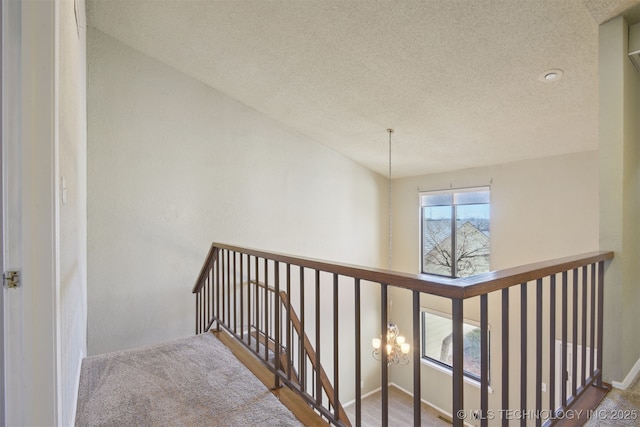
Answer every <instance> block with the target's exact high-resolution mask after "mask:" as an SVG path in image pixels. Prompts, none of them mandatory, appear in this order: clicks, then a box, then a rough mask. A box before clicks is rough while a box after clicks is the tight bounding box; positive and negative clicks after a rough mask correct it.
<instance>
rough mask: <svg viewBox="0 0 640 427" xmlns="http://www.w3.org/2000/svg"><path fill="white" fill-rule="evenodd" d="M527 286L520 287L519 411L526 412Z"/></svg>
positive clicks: (523, 418)
mask: <svg viewBox="0 0 640 427" xmlns="http://www.w3.org/2000/svg"><path fill="white" fill-rule="evenodd" d="M527 307H528V306H527V284H526V283H522V284H521V285H520V313H521V314H520V409H521V410H522V413H525V411H526V410H527ZM520 425H521V426H522V427H525V426H526V425H527V420H526V418H525V417H521V419H520Z"/></svg>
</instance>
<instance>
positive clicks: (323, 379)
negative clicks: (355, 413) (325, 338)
mask: <svg viewBox="0 0 640 427" xmlns="http://www.w3.org/2000/svg"><path fill="white" fill-rule="evenodd" d="M247 283H250V284H252V285H255V286H258V287H260V288H263V289H265V290H267V291H268V292H271V293H275V289H273V288H272V287H269V286H267V285H265V284H264V283H260V282H256V281H254V280H251V281H249V282H247ZM280 301H281V302H282V305H283V306H284V308H285V310H288V311H289V316H290V318H291V325H292V326H293V328H294V329H295V330H296V332H297V333H298V335H299V336H301V337H303V342H304V351H305V354H306V356H307V358H308V359H309V361H310V362H311V366H313V369H314V370H316V371H319V372H320V383H321V384H322V389H323V390H324V392H325V393H326V395H327V397H328V399H329V403H330V404H331V406H333V407H334V408H335V407H336V402H335V399H334V395H333V386H332V385H331V381H330V380H329V376H328V375H327V373H326V372H325V370H324V368H323V367H322V366H317V363H316V361H317V358H316V351H315V349H314V348H313V344H311V340H310V339H309V337H308V336H307V334H306V333H303V332H302V326H301V324H300V319H299V318H298V314H297V313H296V311H295V310H294V308H293V307H292V306H291V305H290V304H289V297H288V295H287V293H286V292H285V291H280ZM252 336H255V337H258V338H260V340H261V342H262V344H263V345H268V348H269V350H271V351H272V352H273V353H276V351H275V343H274V342H273V341H272V340H268V339H266V337H265V336H264V334H259V333H254V332H252ZM280 360H281V361H286V365H285V366H284V367H283V368H282V369H283V371H285V372H286V369H287V368H288V364H289V363H290V362H289V360H288V357H287V358H284V360H283V358H281V359H280ZM295 379H296V382H297V380H298V379H297V377H296V378H295ZM337 407H338V413H339V418H340V420H341V421H342V422H344V423H345V425H347V426H349V427H351V422H350V421H349V417H347V413H346V412H345V410H344V408H343V407H342V404H341V403H340V402H338V403H337Z"/></svg>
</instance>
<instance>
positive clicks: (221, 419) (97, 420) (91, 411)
mask: <svg viewBox="0 0 640 427" xmlns="http://www.w3.org/2000/svg"><path fill="white" fill-rule="evenodd" d="M76 425H77V426H190V427H191V426H193V427H196V426H234V427H235V426H255V425H262V426H300V425H301V424H300V423H299V422H298V420H297V419H296V418H295V417H294V416H293V414H292V413H291V412H290V411H289V410H288V409H287V408H286V407H285V406H284V405H282V404H281V403H280V401H278V399H277V398H276V397H275V396H274V395H273V394H272V393H271V392H270V391H269V390H268V389H267V388H266V387H265V386H264V384H262V383H261V382H260V381H259V380H258V379H257V378H256V377H255V376H254V375H253V374H252V373H251V372H250V371H249V370H248V369H247V368H246V367H245V366H244V365H242V364H241V363H240V362H239V361H238V360H237V359H236V358H235V356H234V355H233V354H232V353H231V351H230V350H229V349H228V348H227V347H226V346H225V345H224V344H222V343H221V342H220V341H219V340H218V339H217V338H216V337H215V336H214V335H213V334H210V333H206V334H202V335H198V336H195V337H190V338H185V339H181V340H177V341H173V342H169V343H164V344H159V345H155V346H149V347H144V348H140V349H134V350H127V351H121V352H115V353H109V354H104V355H99V356H92V357H88V358H86V359H84V361H83V363H82V372H81V376H80V389H79V393H78V408H77V415H76Z"/></svg>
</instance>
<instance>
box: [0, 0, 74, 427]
mask: <svg viewBox="0 0 640 427" xmlns="http://www.w3.org/2000/svg"><path fill="white" fill-rule="evenodd" d="M56 3H57V2H55V1H29V2H22V1H9V2H6V1H3V2H2V7H3V12H4V14H3V24H4V25H3V32H4V37H3V54H5V61H4V63H3V67H4V68H3V71H4V72H3V80H4V81H3V91H2V96H3V104H4V111H3V114H4V116H3V121H4V123H3V124H4V126H3V129H2V130H3V149H4V150H5V151H4V158H3V161H4V167H3V173H4V174H5V175H4V178H5V180H4V187H3V197H4V201H5V203H4V205H5V206H4V207H5V209H7V210H5V217H4V239H5V245H6V246H5V251H4V252H3V254H4V258H5V262H6V263H7V265H6V267H7V268H18V269H20V270H21V282H22V286H21V287H20V288H17V289H10V290H4V289H3V291H2V292H3V293H4V310H3V313H4V316H5V317H4V325H3V326H4V331H5V336H4V339H5V341H4V366H5V390H4V391H5V422H6V424H7V425H8V426H14V425H49V426H57V425H61V422H60V416H61V411H60V395H61V393H60V391H59V387H60V363H59V359H60V357H59V354H60V353H59V348H60V346H59V336H60V334H59V322H58V309H59V297H58V290H59V272H58V265H59V260H58V248H59V241H58V222H59V221H58V212H59V206H58V197H57V195H58V180H57V179H56V176H57V169H58V158H57V154H58V141H57V134H58V132H57V89H56V80H57V52H56V43H57V31H56V25H57V19H56V12H57V7H58V6H57V4H56ZM16 16H17V18H16ZM10 26H13V28H9V27H10ZM16 26H19V28H18V29H17V30H16V29H15V27H16ZM16 39H18V40H16ZM10 51H11V55H10V56H9V57H10V58H11V59H12V61H11V62H9V61H8V60H7V54H9V53H10ZM16 51H17V52H16ZM16 58H17V60H16ZM16 67H18V71H17V72H16V70H15V68H16ZM7 71H9V72H8V73H7ZM7 114H11V115H13V116H14V117H11V119H10V120H7ZM15 116H17V117H15ZM9 127H10V128H11V129H8V128H9ZM16 127H17V129H15V128H16ZM16 183H17V184H16ZM7 201H8V203H6V202H7ZM16 239H17V240H18V241H17V242H16ZM7 240H8V242H7Z"/></svg>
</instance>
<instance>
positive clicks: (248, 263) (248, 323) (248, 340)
mask: <svg viewBox="0 0 640 427" xmlns="http://www.w3.org/2000/svg"><path fill="white" fill-rule="evenodd" d="M251 281H252V279H251V255H249V254H247V345H248V346H249V348H251V326H252V324H253V323H254V322H253V321H252V318H251V313H252V311H251V308H252V307H251V300H252V292H251V290H252V289H251ZM254 302H255V301H254Z"/></svg>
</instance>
